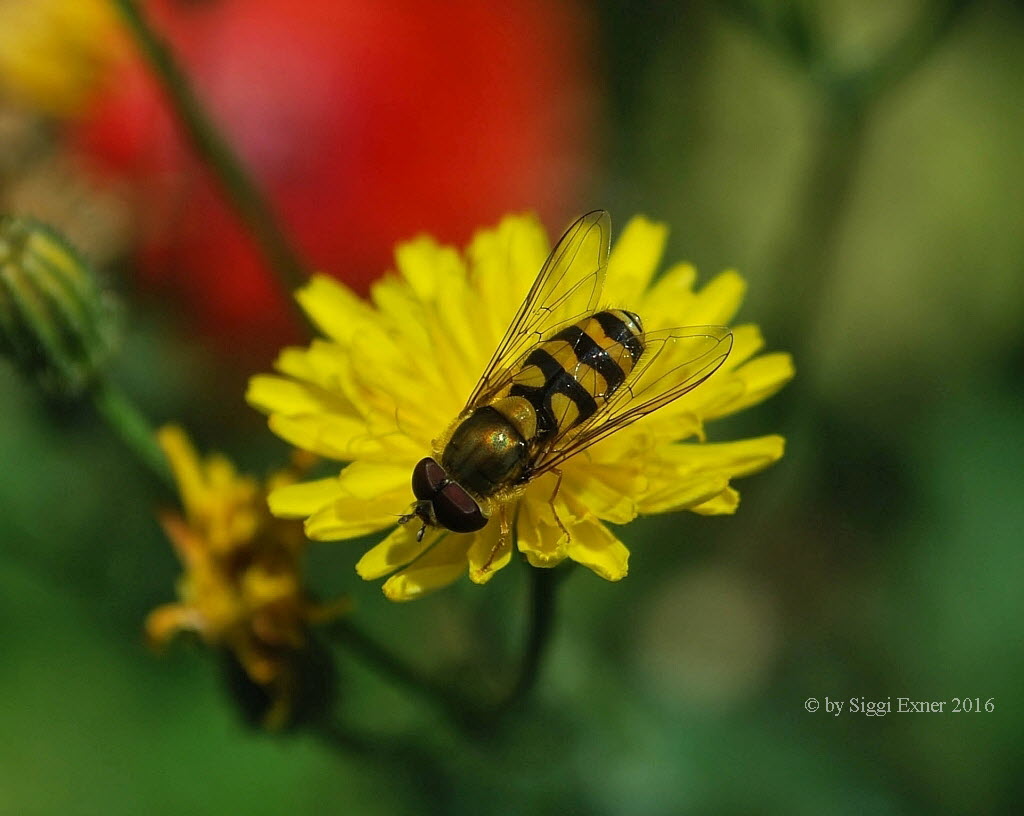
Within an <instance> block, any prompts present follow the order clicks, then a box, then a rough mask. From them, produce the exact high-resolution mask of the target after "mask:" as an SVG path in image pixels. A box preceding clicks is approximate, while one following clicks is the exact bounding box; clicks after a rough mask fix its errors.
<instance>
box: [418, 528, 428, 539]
mask: <svg viewBox="0 0 1024 816" xmlns="http://www.w3.org/2000/svg"><path fill="white" fill-rule="evenodd" d="M425 532H427V525H426V524H424V525H423V526H422V527H420V530H419V532H418V533H416V540H417V541H422V540H423V534H424V533H425Z"/></svg>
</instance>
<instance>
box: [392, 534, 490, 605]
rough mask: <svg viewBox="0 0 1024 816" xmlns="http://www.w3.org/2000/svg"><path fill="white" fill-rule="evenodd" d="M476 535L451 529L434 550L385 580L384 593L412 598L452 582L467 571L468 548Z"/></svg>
mask: <svg viewBox="0 0 1024 816" xmlns="http://www.w3.org/2000/svg"><path fill="white" fill-rule="evenodd" d="M472 538H473V536H472V535H471V534H470V535H456V534H454V533H450V534H449V535H447V536H445V537H444V538H442V539H441V540H440V541H439V542H438V543H437V544H436V545H435V546H434V548H433V549H432V550H430V552H428V553H426V555H424V556H422V557H421V558H419V559H417V561H416V562H415V563H414V564H413V565H412V566H411V567H406V568H405V569H404V570H402V571H401V572H398V573H395V574H394V575H392V576H391V577H390V578H388V580H387V581H385V582H384V586H383V590H384V594H385V595H386V596H387V598H388V599H389V600H392V601H412V600H415V599H416V598H421V597H423V596H424V595H426V594H427V593H428V592H433V591H434V590H436V589H441V588H442V587H446V586H448V585H449V584H450V583H452V582H453V581H456V580H458V578H459V577H460V576H462V575H464V574H465V572H466V550H467V548H468V547H469V545H470V542H471V540H472Z"/></svg>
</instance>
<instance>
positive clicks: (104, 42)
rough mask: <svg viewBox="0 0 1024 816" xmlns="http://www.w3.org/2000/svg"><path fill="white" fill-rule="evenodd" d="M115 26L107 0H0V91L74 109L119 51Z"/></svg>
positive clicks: (43, 105) (48, 109) (35, 104)
mask: <svg viewBox="0 0 1024 816" xmlns="http://www.w3.org/2000/svg"><path fill="white" fill-rule="evenodd" d="M117 31H118V28H117V19H116V15H115V14H114V11H113V5H112V4H111V3H109V2H107V0H3V2H0V96H2V97H7V98H9V99H12V100H13V101H15V102H17V103H19V104H21V105H26V106H28V107H31V108H34V109H36V110H39V111H42V112H44V113H52V114H60V115H63V114H71V113H74V112H75V111H76V110H78V109H79V108H80V107H81V105H82V104H84V102H85V101H86V100H87V98H88V96H89V94H90V93H91V92H92V91H93V90H94V88H95V87H96V84H97V82H98V81H99V80H100V78H101V77H102V76H103V74H104V72H105V70H106V69H107V68H108V67H109V65H110V64H111V62H112V61H113V59H115V58H116V57H117V55H118V54H119V53H120V45H119V40H118V35H117Z"/></svg>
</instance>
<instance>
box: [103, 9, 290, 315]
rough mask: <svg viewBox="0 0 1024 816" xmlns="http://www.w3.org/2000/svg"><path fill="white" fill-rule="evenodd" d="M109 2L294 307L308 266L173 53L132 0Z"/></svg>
mask: <svg viewBox="0 0 1024 816" xmlns="http://www.w3.org/2000/svg"><path fill="white" fill-rule="evenodd" d="M112 2H113V3H114V5H115V6H116V7H117V8H118V10H119V11H120V12H121V15H122V16H123V17H124V20H125V22H126V23H127V25H128V28H129V29H130V30H131V32H132V34H133V36H134V37H135V40H136V42H137V44H138V46H139V48H140V50H141V51H142V53H143V54H144V56H145V57H146V59H147V60H148V61H149V64H150V67H151V68H152V69H153V72H154V73H155V74H156V77H157V79H158V80H159V81H160V83H161V85H162V86H163V89H164V91H165V92H166V94H167V97H168V99H169V101H170V103H171V107H172V108H173V110H174V113H175V115H176V116H177V118H178V121H179V123H180V124H181V127H182V128H183V129H184V131H185V134H186V135H187V137H188V138H189V140H190V141H191V142H192V145H193V147H194V148H195V150H196V152H197V153H198V154H199V157H200V158H201V159H202V160H203V161H204V162H205V163H206V164H207V166H208V167H209V168H210V169H211V170H212V172H213V174H214V176H215V177H216V179H217V181H218V182H219V183H220V186H221V188H222V189H223V192H224V195H225V197H226V198H227V200H228V201H229V202H230V204H231V205H232V206H233V207H234V209H235V211H236V212H237V213H238V216H239V217H240V218H241V220H242V221H243V222H244V224H245V226H246V227H247V228H248V230H249V232H250V233H251V234H252V236H253V238H254V239H255V240H256V243H257V245H258V246H259V249H260V251H261V252H262V253H263V256H264V258H265V259H266V261H267V265H268V266H269V268H270V269H271V270H272V271H273V273H274V275H275V276H276V278H277V280H278V283H279V284H280V285H281V287H282V288H284V289H285V291H286V293H287V295H288V298H287V300H288V302H289V303H291V304H292V306H293V308H295V309H296V310H297V311H299V310H298V305H297V304H296V303H295V301H294V299H293V298H292V296H291V295H292V292H294V290H296V289H298V288H299V287H300V286H302V285H303V284H304V283H305V282H306V279H307V277H308V266H307V265H306V263H305V262H304V261H303V260H302V258H301V257H300V255H299V253H298V251H297V250H296V249H295V247H294V246H293V245H292V243H291V241H290V240H289V238H288V237H287V235H286V234H285V232H284V230H283V228H282V227H281V225H280V221H279V219H278V218H277V217H276V216H275V214H274V211H273V208H272V207H271V205H270V202H269V201H268V200H267V199H266V198H265V197H264V196H263V194H262V193H261V192H260V190H259V188H258V187H257V185H256V183H255V181H253V179H252V177H251V176H250V175H249V173H248V172H247V171H246V169H245V166H244V164H243V163H242V161H241V159H240V158H239V157H238V155H237V154H236V153H235V151H234V150H233V149H232V147H231V145H230V144H229V143H228V141H227V140H226V139H225V138H224V137H223V135H222V134H221V132H220V131H219V130H218V128H217V126H216V125H215V124H214V122H213V120H212V118H211V117H210V115H209V113H208V112H207V111H206V109H205V108H204V107H203V104H202V103H201V102H200V101H199V98H198V96H197V95H196V93H195V91H194V90H193V89H192V85H191V83H190V82H189V79H188V77H187V76H186V74H185V72H184V71H183V70H182V68H181V66H180V65H179V63H178V61H177V59H176V58H175V56H174V53H173V52H172V51H171V49H170V47H169V46H168V44H167V43H166V42H165V41H164V40H163V39H162V38H161V37H160V35H159V34H157V32H156V31H155V30H154V29H153V27H152V26H150V24H149V22H148V21H147V20H146V17H145V15H144V14H143V12H142V10H141V9H140V8H139V6H138V4H137V3H136V2H134V0H112ZM300 316H301V311H300ZM303 321H305V318H304V317H303Z"/></svg>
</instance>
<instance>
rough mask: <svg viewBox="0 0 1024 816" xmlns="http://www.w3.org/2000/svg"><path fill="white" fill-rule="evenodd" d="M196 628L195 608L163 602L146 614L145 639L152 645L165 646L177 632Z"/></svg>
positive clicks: (196, 629)
mask: <svg viewBox="0 0 1024 816" xmlns="http://www.w3.org/2000/svg"><path fill="white" fill-rule="evenodd" d="M198 629H199V625H198V621H197V617H196V610H195V609H193V608H192V607H191V606H185V605H184V604H177V603H170V604H164V605H163V606H158V607H157V608H156V609H154V610H153V611H152V612H150V613H149V614H148V615H147V616H146V639H147V640H148V641H149V643H150V644H151V645H152V646H154V647H162V646H166V645H167V643H168V642H169V641H170V639H171V638H172V637H174V635H176V634H177V633H178V632H182V631H186V630H187V631H198Z"/></svg>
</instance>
